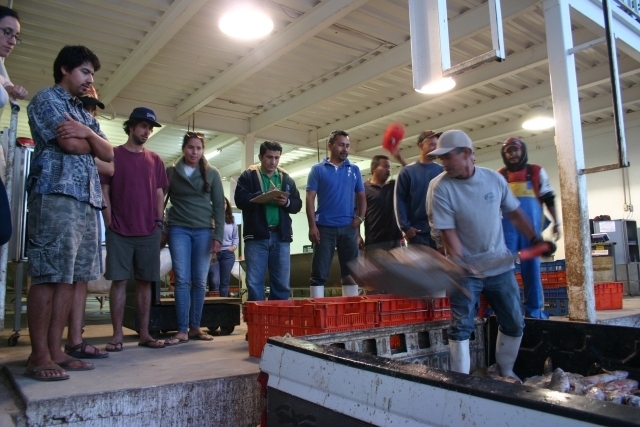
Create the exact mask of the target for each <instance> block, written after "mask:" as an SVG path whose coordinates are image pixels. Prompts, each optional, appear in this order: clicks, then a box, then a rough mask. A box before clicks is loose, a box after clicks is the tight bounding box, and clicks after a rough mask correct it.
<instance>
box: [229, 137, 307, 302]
mask: <svg viewBox="0 0 640 427" xmlns="http://www.w3.org/2000/svg"><path fill="white" fill-rule="evenodd" d="M281 154H282V146H281V145H280V144H279V143H277V142H274V141H265V142H263V143H262V144H261V145H260V154H259V155H258V158H259V159H260V163H259V164H256V165H252V166H250V167H249V168H248V169H247V170H246V171H244V172H243V173H242V175H240V178H238V185H237V187H236V192H235V196H234V199H235V202H236V206H237V207H238V208H240V209H241V210H242V223H243V227H242V228H243V231H242V237H243V239H244V242H245V248H244V255H245V258H246V263H247V288H248V289H249V301H263V300H264V276H265V273H266V271H267V268H268V269H269V281H270V286H271V292H270V293H269V299H270V300H286V299H289V296H290V294H291V288H290V284H289V270H290V264H291V260H290V256H289V254H290V246H291V241H292V240H293V230H292V227H291V217H290V216H289V215H290V214H296V213H298V212H300V209H302V199H300V193H299V192H298V189H297V188H296V184H295V182H294V181H293V179H292V178H291V177H290V176H289V174H287V173H286V172H285V171H284V169H281V168H279V167H278V162H279V161H280V155H281Z"/></svg>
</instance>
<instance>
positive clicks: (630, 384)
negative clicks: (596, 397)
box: [598, 379, 638, 393]
mask: <svg viewBox="0 0 640 427" xmlns="http://www.w3.org/2000/svg"><path fill="white" fill-rule="evenodd" d="M598 387H600V386H598ZM601 388H602V391H604V392H605V393H606V392H608V391H621V392H623V393H629V392H630V391H631V390H634V389H637V388H638V381H636V380H630V379H625V380H614V381H611V382H608V383H606V384H603V386H602V387H601Z"/></svg>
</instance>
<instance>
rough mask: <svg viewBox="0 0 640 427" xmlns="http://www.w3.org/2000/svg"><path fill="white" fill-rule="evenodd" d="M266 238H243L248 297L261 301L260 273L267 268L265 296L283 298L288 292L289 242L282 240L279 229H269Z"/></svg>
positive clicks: (262, 295) (262, 274) (262, 273)
mask: <svg viewBox="0 0 640 427" xmlns="http://www.w3.org/2000/svg"><path fill="white" fill-rule="evenodd" d="M269 234H270V236H269V238H268V239H260V240H253V239H247V240H245V241H244V256H245V259H246V265H247V288H248V289H249V301H264V276H265V273H266V271H267V268H269V286H270V288H271V292H270V293H269V300H287V299H289V296H290V295H291V288H290V286H289V280H290V275H289V270H290V265H291V259H290V256H289V250H290V247H291V243H289V242H285V241H282V240H281V238H280V232H278V231H270V232H269Z"/></svg>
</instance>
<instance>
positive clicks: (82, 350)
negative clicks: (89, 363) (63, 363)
mask: <svg viewBox="0 0 640 427" xmlns="http://www.w3.org/2000/svg"><path fill="white" fill-rule="evenodd" d="M87 347H93V351H91V350H90V351H87ZM64 352H65V353H67V354H68V355H69V356H71V357H75V358H76V359H104V358H107V357H109V353H100V350H99V349H98V347H96V346H94V345H91V344H89V343H88V342H86V341H84V340H83V341H82V342H81V343H80V344H78V345H75V346H73V347H71V346H70V345H66V344H65V346H64Z"/></svg>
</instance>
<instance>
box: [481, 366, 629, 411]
mask: <svg viewBox="0 0 640 427" xmlns="http://www.w3.org/2000/svg"><path fill="white" fill-rule="evenodd" d="M602 371H603V372H602V373H601V374H598V375H592V376H587V377H585V376H582V375H580V374H573V373H571V372H565V371H563V370H562V369H560V368H556V369H553V366H552V362H551V359H550V358H548V359H547V360H546V362H545V364H544V370H543V374H542V375H535V376H533V377H530V378H526V379H525V380H524V382H521V381H520V380H518V379H516V378H512V377H503V376H500V368H499V367H498V364H493V365H491V366H489V367H488V368H486V369H479V370H476V371H475V372H474V373H473V375H476V376H483V377H488V378H493V379H497V380H501V381H507V382H511V383H517V384H524V385H528V386H531V387H536V388H546V389H548V390H554V391H560V392H563V393H569V394H575V395H578V396H585V397H587V398H589V399H594V400H602V401H608V402H613V403H618V404H622V405H629V406H635V407H640V390H638V381H636V380H632V379H629V378H627V377H628V376H629V373H628V372H626V371H607V370H605V369H603V370H602Z"/></svg>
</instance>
